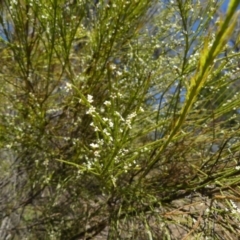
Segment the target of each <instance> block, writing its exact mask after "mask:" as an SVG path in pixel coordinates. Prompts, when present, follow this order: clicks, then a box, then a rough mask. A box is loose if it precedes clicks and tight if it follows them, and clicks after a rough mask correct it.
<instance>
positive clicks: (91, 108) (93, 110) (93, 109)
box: [86, 106, 96, 115]
mask: <svg viewBox="0 0 240 240" xmlns="http://www.w3.org/2000/svg"><path fill="white" fill-rule="evenodd" d="M95 110H96V108H95V107H93V106H91V107H90V108H89V110H88V111H87V112H86V113H87V114H90V115H91V114H93V113H94V112H95Z"/></svg>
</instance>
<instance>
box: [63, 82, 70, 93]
mask: <svg viewBox="0 0 240 240" xmlns="http://www.w3.org/2000/svg"><path fill="white" fill-rule="evenodd" d="M64 88H65V90H66V92H67V93H68V92H70V91H71V90H72V84H71V83H69V82H67V83H66V85H65V87H64Z"/></svg>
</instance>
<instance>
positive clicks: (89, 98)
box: [87, 94, 93, 103]
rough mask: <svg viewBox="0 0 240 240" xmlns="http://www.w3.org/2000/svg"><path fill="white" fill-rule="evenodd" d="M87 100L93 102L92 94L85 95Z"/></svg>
mask: <svg viewBox="0 0 240 240" xmlns="http://www.w3.org/2000/svg"><path fill="white" fill-rule="evenodd" d="M87 100H88V102H89V103H92V102H93V96H92V95H89V94H88V95H87Z"/></svg>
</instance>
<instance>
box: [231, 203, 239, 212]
mask: <svg viewBox="0 0 240 240" xmlns="http://www.w3.org/2000/svg"><path fill="white" fill-rule="evenodd" d="M230 203H231V205H232V207H233V209H232V213H233V214H236V213H238V214H239V213H240V209H239V208H238V206H237V205H236V203H235V202H233V200H230Z"/></svg>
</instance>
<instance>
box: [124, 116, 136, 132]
mask: <svg viewBox="0 0 240 240" xmlns="http://www.w3.org/2000/svg"><path fill="white" fill-rule="evenodd" d="M136 116H137V113H136V112H133V113H131V114H130V115H128V117H127V119H126V125H127V126H128V128H129V129H132V120H133V119H134V118H135V117H136Z"/></svg>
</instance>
